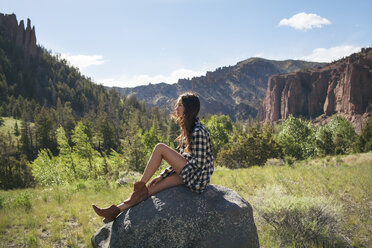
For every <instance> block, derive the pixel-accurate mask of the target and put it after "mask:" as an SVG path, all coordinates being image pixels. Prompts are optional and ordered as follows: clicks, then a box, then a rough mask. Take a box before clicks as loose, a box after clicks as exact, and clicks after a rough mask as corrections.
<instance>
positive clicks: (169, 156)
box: [141, 144, 187, 183]
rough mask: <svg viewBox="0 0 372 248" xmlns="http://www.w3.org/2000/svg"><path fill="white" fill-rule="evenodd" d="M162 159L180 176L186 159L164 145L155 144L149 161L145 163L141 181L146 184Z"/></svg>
mask: <svg viewBox="0 0 372 248" xmlns="http://www.w3.org/2000/svg"><path fill="white" fill-rule="evenodd" d="M162 159H164V160H165V161H167V163H168V164H169V165H170V166H172V168H173V170H174V171H175V172H176V173H177V174H180V172H181V171H182V169H183V167H185V165H186V162H187V161H186V159H185V158H184V157H183V156H182V155H181V154H179V153H178V152H176V151H175V150H173V149H172V148H170V147H169V146H167V145H165V144H157V145H156V146H155V149H154V151H153V152H152V154H151V157H150V160H149V161H148V163H147V166H146V168H145V171H144V172H143V175H142V178H141V181H142V182H144V183H147V182H148V181H149V180H150V178H151V177H152V176H153V175H154V173H155V172H156V170H157V169H158V168H159V166H160V164H161V161H162Z"/></svg>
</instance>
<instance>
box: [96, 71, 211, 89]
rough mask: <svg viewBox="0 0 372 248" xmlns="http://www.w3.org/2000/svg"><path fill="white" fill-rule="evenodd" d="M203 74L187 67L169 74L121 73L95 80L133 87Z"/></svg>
mask: <svg viewBox="0 0 372 248" xmlns="http://www.w3.org/2000/svg"><path fill="white" fill-rule="evenodd" d="M202 75H205V72H200V71H192V70H187V69H178V70H175V71H173V72H172V73H170V74H169V75H161V74H159V75H154V76H150V75H146V74H142V75H134V76H130V77H128V76H127V75H121V76H118V77H116V78H105V79H102V80H97V81H98V83H100V84H103V85H105V86H117V87H135V86H139V85H148V84H149V83H152V84H156V83H169V84H173V83H177V81H178V79H182V78H192V77H198V76H202Z"/></svg>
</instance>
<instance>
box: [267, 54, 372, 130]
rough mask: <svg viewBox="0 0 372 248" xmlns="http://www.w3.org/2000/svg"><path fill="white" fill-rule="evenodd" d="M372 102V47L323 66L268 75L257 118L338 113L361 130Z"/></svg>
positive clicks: (312, 116) (313, 116)
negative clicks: (264, 94)
mask: <svg viewBox="0 0 372 248" xmlns="http://www.w3.org/2000/svg"><path fill="white" fill-rule="evenodd" d="M371 105H372V48H364V49H362V51H361V52H360V53H355V54H352V55H350V56H349V57H346V58H344V59H341V60H338V61H335V62H333V63H332V64H329V65H327V66H325V67H323V68H316V69H307V70H302V71H299V72H296V73H290V74H285V75H275V76H271V77H269V81H268V87H267V91H266V97H265V99H264V101H263V103H262V105H261V107H260V119H261V120H262V121H266V120H269V121H277V120H280V119H286V118H287V117H288V116H289V115H293V116H295V117H299V116H302V117H305V118H317V117H319V116H322V118H323V119H325V118H327V117H328V116H330V115H332V114H336V113H337V114H341V115H343V116H345V117H346V118H347V119H348V120H350V121H351V122H352V124H353V125H354V127H355V128H356V130H357V131H360V130H361V127H362V123H363V122H364V120H365V119H366V117H367V116H368V112H369V111H371V109H370V108H371ZM322 118H320V119H322Z"/></svg>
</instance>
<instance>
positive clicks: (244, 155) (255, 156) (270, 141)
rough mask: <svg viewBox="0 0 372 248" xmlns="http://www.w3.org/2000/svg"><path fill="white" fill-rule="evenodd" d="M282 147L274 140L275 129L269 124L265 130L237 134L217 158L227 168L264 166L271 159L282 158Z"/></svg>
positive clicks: (254, 128)
mask: <svg viewBox="0 0 372 248" xmlns="http://www.w3.org/2000/svg"><path fill="white" fill-rule="evenodd" d="M282 157H283V151H282V147H281V146H280V145H279V144H278V143H277V142H276V141H275V140H274V138H273V129H272V127H271V125H270V124H269V123H267V124H266V125H265V126H264V128H263V130H258V128H256V127H252V128H250V129H249V132H248V134H246V133H245V132H241V133H236V134H235V135H234V136H233V137H232V139H231V141H230V142H228V143H227V144H226V145H224V146H223V147H222V149H221V151H220V152H219V154H218V156H217V164H218V165H221V166H224V167H227V168H231V169H234V168H244V167H249V166H253V165H264V164H265V163H266V161H267V160H268V159H269V158H282Z"/></svg>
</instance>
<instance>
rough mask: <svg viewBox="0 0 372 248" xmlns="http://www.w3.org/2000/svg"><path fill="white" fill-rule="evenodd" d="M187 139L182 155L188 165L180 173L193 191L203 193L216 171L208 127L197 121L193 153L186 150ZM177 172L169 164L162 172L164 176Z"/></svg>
mask: <svg viewBox="0 0 372 248" xmlns="http://www.w3.org/2000/svg"><path fill="white" fill-rule="evenodd" d="M185 142H186V141H185V139H184V140H183V142H182V143H183V147H182V149H181V155H182V156H183V157H184V158H186V161H187V162H186V165H185V167H184V168H183V169H182V171H181V173H180V175H179V176H180V177H181V178H182V179H183V181H184V183H185V185H186V186H187V187H188V188H189V189H190V190H191V191H193V192H196V193H201V192H203V191H204V190H205V188H206V187H207V186H208V184H209V182H210V178H211V176H212V174H213V171H214V165H213V160H214V159H213V154H212V144H211V140H210V137H209V133H208V131H207V129H206V128H205V127H204V126H203V124H201V123H200V121H199V120H197V121H196V122H195V128H194V130H193V131H192V143H191V145H190V146H191V154H189V153H186V152H184V148H185ZM173 173H175V171H174V170H173V168H172V167H171V166H169V167H168V168H166V169H165V170H164V171H163V172H161V173H160V175H161V176H162V177H164V178H165V177H167V176H170V175H172V174H173Z"/></svg>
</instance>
